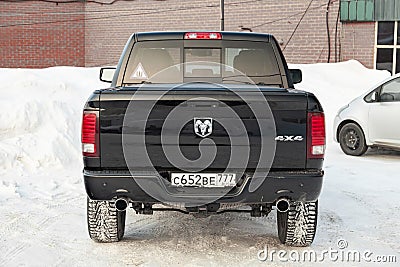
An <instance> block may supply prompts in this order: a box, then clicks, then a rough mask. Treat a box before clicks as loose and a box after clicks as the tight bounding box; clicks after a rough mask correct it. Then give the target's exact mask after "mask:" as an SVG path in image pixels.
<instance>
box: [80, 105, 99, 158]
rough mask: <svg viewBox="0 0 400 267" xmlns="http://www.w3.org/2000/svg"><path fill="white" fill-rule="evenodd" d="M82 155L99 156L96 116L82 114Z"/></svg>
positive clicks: (91, 113) (90, 113)
mask: <svg viewBox="0 0 400 267" xmlns="http://www.w3.org/2000/svg"><path fill="white" fill-rule="evenodd" d="M82 154H83V155H84V156H87V157H97V156H98V155H99V131H98V121H97V115H96V113H93V112H87V111H85V112H83V118H82Z"/></svg>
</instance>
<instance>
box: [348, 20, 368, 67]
mask: <svg viewBox="0 0 400 267" xmlns="http://www.w3.org/2000/svg"><path fill="white" fill-rule="evenodd" d="M374 44H375V22H366V23H351V22H346V23H343V32H342V36H341V60H343V61H344V60H349V59H357V60H358V61H360V62H361V63H362V64H364V65H365V66H366V67H368V68H373V67H374V52H375V51H374Z"/></svg>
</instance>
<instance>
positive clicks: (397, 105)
mask: <svg viewBox="0 0 400 267" xmlns="http://www.w3.org/2000/svg"><path fill="white" fill-rule="evenodd" d="M369 106H370V108H369V116H368V117H369V118H368V129H369V139H370V140H371V141H372V142H373V143H376V144H380V145H388V146H396V147H400V77H398V78H396V79H393V80H391V81H389V82H387V83H385V84H383V85H382V88H381V90H380V94H379V98H378V100H377V102H374V103H370V104H369Z"/></svg>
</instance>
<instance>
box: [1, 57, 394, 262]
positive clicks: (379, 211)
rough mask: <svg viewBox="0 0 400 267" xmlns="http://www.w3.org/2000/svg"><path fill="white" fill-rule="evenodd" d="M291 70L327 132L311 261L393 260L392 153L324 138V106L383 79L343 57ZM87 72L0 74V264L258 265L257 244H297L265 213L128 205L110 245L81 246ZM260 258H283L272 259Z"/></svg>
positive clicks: (93, 78) (329, 111)
mask: <svg viewBox="0 0 400 267" xmlns="http://www.w3.org/2000/svg"><path fill="white" fill-rule="evenodd" d="M298 67H300V68H301V69H302V70H303V73H304V82H303V83H302V84H300V85H299V86H298V88H304V89H308V90H310V91H312V92H314V93H315V94H316V95H317V96H318V98H319V99H320V100H321V102H322V104H323V106H324V108H325V111H326V116H327V130H328V136H329V142H328V150H327V157H326V161H325V170H326V176H325V183H324V189H323V193H322V195H321V198H320V217H319V227H318V232H317V236H316V239H315V242H314V243H313V245H312V246H311V247H310V248H307V250H310V249H312V250H314V251H315V252H316V253H318V255H319V257H321V254H323V252H324V250H329V249H331V250H333V251H335V250H338V251H339V252H347V251H349V250H357V251H359V252H361V253H364V252H367V255H368V256H369V257H370V258H371V259H372V260H374V259H376V258H375V256H379V255H395V256H397V262H399V261H400V254H399V253H400V245H399V243H398V240H399V239H400V234H399V231H400V214H399V212H398V211H399V209H400V194H399V188H400V180H399V179H398V177H399V174H398V166H399V162H400V152H393V151H370V152H368V153H367V155H365V156H364V157H359V158H355V157H349V156H346V155H344V154H343V153H342V152H341V151H340V149H339V147H338V145H337V144H335V143H333V142H332V141H331V137H332V129H331V128H332V119H333V117H334V115H335V114H336V111H337V110H338V109H339V108H340V107H341V106H343V105H345V104H346V103H347V102H348V101H349V100H351V99H353V98H354V97H356V96H358V95H360V94H361V93H362V92H364V91H366V90H367V89H368V88H369V87H371V86H372V85H374V84H375V83H377V82H378V81H380V80H382V79H383V78H385V77H387V76H388V74H387V73H386V72H381V71H372V70H368V69H365V68H363V67H362V66H361V65H360V64H359V63H358V62H355V61H350V62H344V63H338V64H317V65H298ZM97 77H98V69H95V68H94V69H83V68H67V67H57V68H50V69H44V70H23V69H21V70H15V69H0V80H1V85H0V92H1V98H0V214H1V216H0V266H20V265H26V266H50V265H51V266H52V265H62V266H117V265H131V266H136V265H144V266H161V265H187V266H205V265H206V266H220V265H244V266H254V265H259V266H266V265H271V258H268V259H267V260H266V261H260V260H259V259H258V258H257V255H258V252H259V251H260V250H262V249H264V248H265V246H267V247H268V250H269V251H271V250H282V249H285V250H286V251H287V252H288V253H292V255H293V253H295V252H298V253H301V252H302V251H304V250H305V249H294V250H293V251H294V252H293V251H292V249H289V248H286V247H284V246H282V245H281V244H280V243H279V242H278V239H277V231H276V225H275V219H276V217H275V213H274V212H272V213H271V214H270V216H269V217H267V218H250V217H247V216H246V215H239V214H225V215H220V216H212V217H209V218H204V219H198V218H194V217H192V216H186V215H181V214H175V213H173V214H171V213H157V214H155V215H153V216H145V215H135V214H134V213H133V212H129V213H128V218H127V230H126V233H125V237H126V238H125V239H124V240H123V241H122V242H120V243H116V244H97V243H94V242H92V241H91V240H90V239H89V237H88V234H87V230H86V210H85V198H86V196H85V192H84V186H83V183H82V178H81V169H82V164H81V157H80V145H79V132H80V129H79V128H80V120H81V108H82V105H83V103H84V101H85V100H86V98H87V97H88V96H89V94H90V92H91V91H92V90H93V89H95V88H100V87H102V86H103V84H102V83H100V82H97ZM341 239H342V241H341V243H340V245H343V244H345V245H346V242H347V247H346V248H345V249H342V250H341V249H339V248H338V244H337V243H338V240H341ZM368 251H370V252H371V253H372V254H368ZM260 255H263V254H260ZM335 255H336V254H335ZM335 255H334V256H333V258H332V259H333V260H332V261H331V260H329V259H325V261H324V263H325V265H336V266H342V265H348V266H354V265H356V264H357V263H354V262H352V261H351V262H346V259H345V260H344V261H342V260H341V257H339V259H338V260H336V262H335V263H334V261H335V257H337V255H336V256H335ZM339 256H340V254H339ZM326 257H327V255H325V258H326ZM286 258H287V257H286ZM359 264H360V265H363V266H365V265H366V263H365V262H361V263H359ZM397 264H398V263H397ZM272 265H290V264H289V263H284V262H283V263H282V262H280V261H279V259H278V258H277V256H276V255H275V258H274V260H273V261H272ZM304 265H305V266H309V265H311V263H310V262H305V263H304ZM368 265H370V266H376V265H377V263H376V262H375V263H369V264H368ZM389 265H390V266H396V264H395V263H392V264H389Z"/></svg>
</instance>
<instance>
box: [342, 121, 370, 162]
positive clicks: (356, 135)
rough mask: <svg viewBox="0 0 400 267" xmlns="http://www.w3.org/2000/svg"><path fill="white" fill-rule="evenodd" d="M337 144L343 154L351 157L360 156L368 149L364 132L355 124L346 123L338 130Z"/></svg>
mask: <svg viewBox="0 0 400 267" xmlns="http://www.w3.org/2000/svg"><path fill="white" fill-rule="evenodd" d="M339 143H340V147H341V148H342V150H343V152H344V153H345V154H347V155H351V156H361V155H363V154H364V153H365V152H366V151H367V149H368V146H367V144H366V142H365V135H364V132H363V130H362V129H361V128H360V126H358V125H357V124H355V123H348V124H346V125H344V126H343V127H342V128H341V129H340V132H339Z"/></svg>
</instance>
